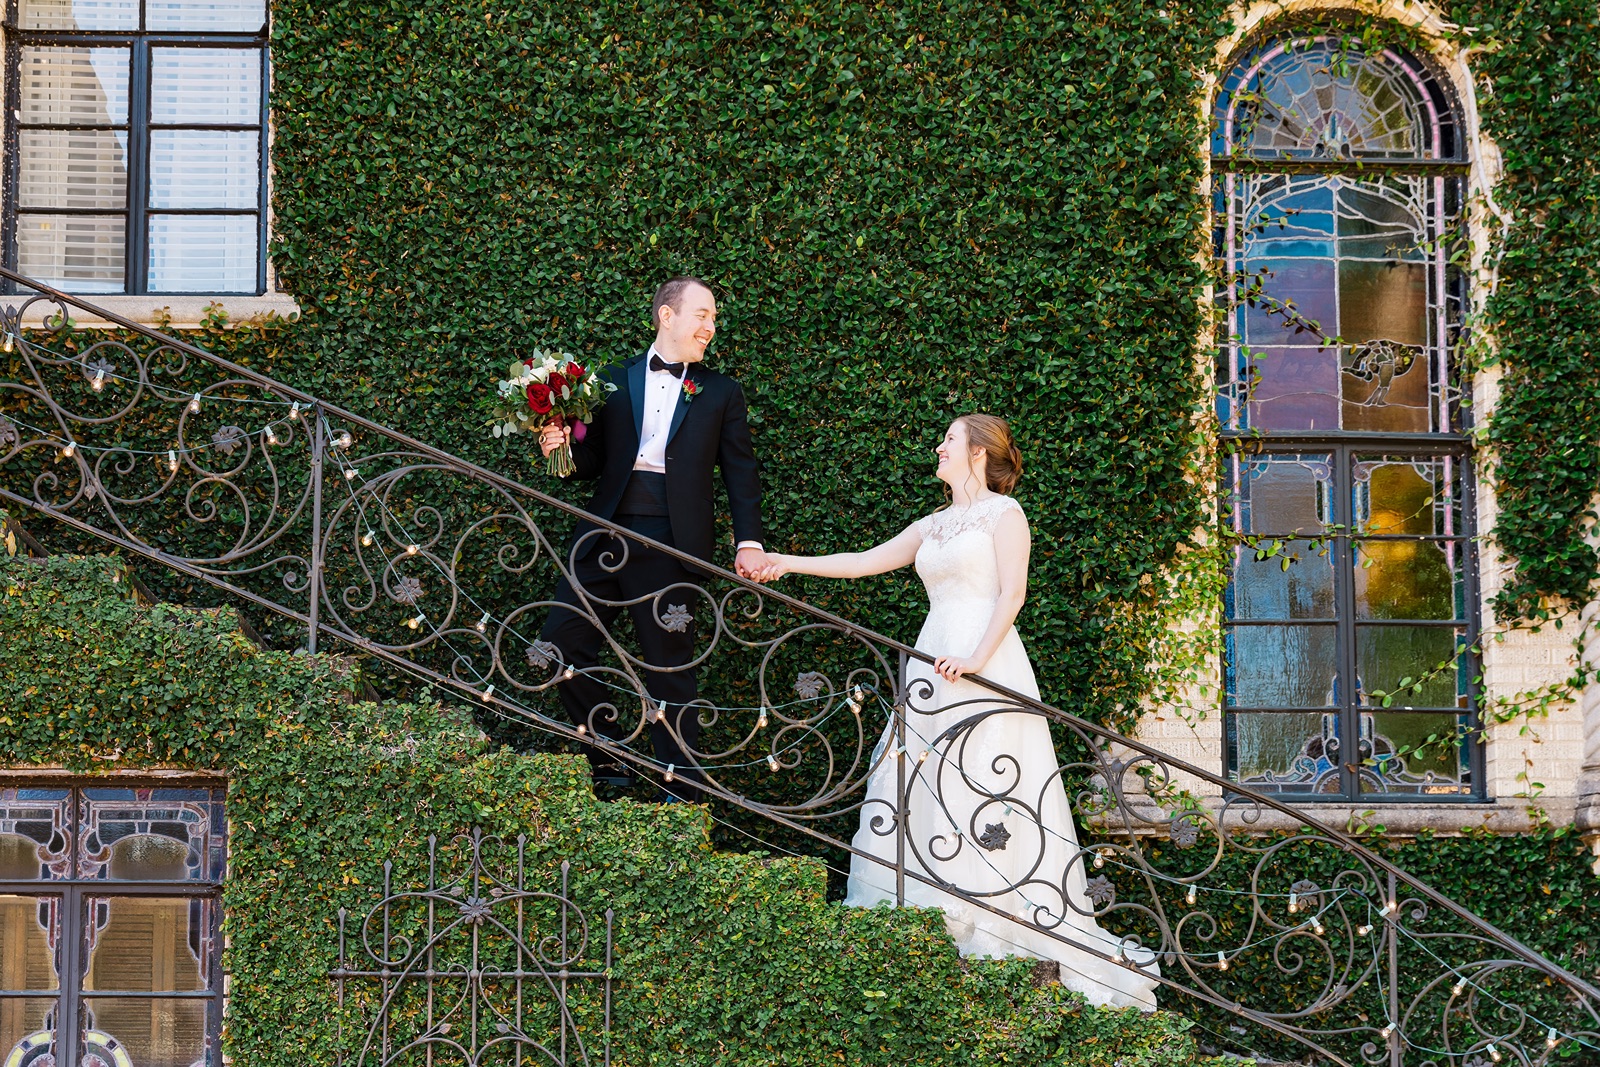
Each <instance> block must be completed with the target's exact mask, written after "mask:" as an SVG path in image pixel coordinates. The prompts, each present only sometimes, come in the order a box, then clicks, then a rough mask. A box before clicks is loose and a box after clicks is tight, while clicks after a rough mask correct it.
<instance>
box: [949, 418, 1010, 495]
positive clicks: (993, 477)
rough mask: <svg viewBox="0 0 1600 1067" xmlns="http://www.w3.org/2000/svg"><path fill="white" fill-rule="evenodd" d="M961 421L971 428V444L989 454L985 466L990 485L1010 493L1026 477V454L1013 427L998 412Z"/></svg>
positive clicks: (969, 440)
mask: <svg viewBox="0 0 1600 1067" xmlns="http://www.w3.org/2000/svg"><path fill="white" fill-rule="evenodd" d="M957 421H959V422H960V423H961V425H963V426H965V427H966V428H967V447H968V448H981V449H983V450H984V451H985V452H987V453H988V455H987V456H986V457H985V462H984V466H983V469H984V474H985V476H986V480H987V481H988V483H989V488H990V489H991V490H993V491H994V492H996V493H1001V494H1003V495H1005V496H1010V495H1011V490H1013V489H1015V488H1016V487H1017V483H1018V482H1020V481H1021V480H1022V453H1021V451H1019V450H1018V449H1017V442H1016V441H1015V440H1014V439H1013V438H1012V436H1011V426H1010V425H1009V424H1008V423H1007V422H1006V420H1005V419H1002V418H998V417H996V416H994V415H963V416H961V418H960V419H959V420H957Z"/></svg>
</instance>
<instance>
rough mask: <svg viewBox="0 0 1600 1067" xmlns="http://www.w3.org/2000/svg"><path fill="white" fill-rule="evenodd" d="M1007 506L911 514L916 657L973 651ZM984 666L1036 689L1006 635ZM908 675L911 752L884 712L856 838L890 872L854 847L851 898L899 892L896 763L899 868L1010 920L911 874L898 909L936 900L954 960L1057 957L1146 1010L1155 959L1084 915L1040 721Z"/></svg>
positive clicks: (1075, 857)
mask: <svg viewBox="0 0 1600 1067" xmlns="http://www.w3.org/2000/svg"><path fill="white" fill-rule="evenodd" d="M1012 510H1015V511H1018V512H1020V511H1021V510H1022V507H1021V505H1019V504H1018V503H1017V502H1016V501H1015V500H1013V499H1011V498H1010V497H1008V496H993V497H989V498H987V499H985V500H980V501H978V502H977V503H976V504H973V505H971V506H970V507H966V508H958V507H951V508H946V509H944V510H941V511H936V512H934V513H933V514H932V515H928V516H926V517H925V518H923V519H920V520H918V522H917V529H918V530H919V531H920V532H921V534H922V546H921V547H920V548H919V549H918V550H917V560H916V566H917V574H918V575H920V576H921V578H922V582H923V585H924V586H926V587H927V590H928V602H929V610H928V618H927V621H926V622H925V623H923V626H922V633H921V634H919V635H918V637H917V648H918V649H919V650H920V651H923V652H927V653H929V654H930V655H934V656H940V655H952V656H966V655H969V654H971V653H972V652H973V651H974V650H975V649H976V648H977V645H978V642H979V641H981V640H982V639H983V634H984V631H985V630H986V629H988V626H989V620H990V618H991V617H992V615H993V613H994V608H995V603H996V601H997V599H998V597H999V593H1000V572H999V563H998V560H997V559H996V547H995V540H994V530H995V526H996V524H997V523H998V522H999V520H1000V518H1001V516H1002V515H1004V514H1005V513H1006V512H1007V511H1012ZM980 673H981V674H982V675H983V676H984V677H985V678H987V679H989V680H990V681H993V682H996V683H997V684H1000V685H1004V686H1006V687H1008V688H1010V689H1013V690H1015V691H1017V692H1019V693H1022V694H1024V695H1026V696H1030V697H1035V698H1037V697H1038V695H1039V687H1038V683H1037V682H1036V681H1035V680H1034V676H1033V666H1032V664H1030V663H1029V662H1028V653H1027V651H1026V650H1025V649H1024V648H1023V647H1022V640H1021V639H1020V638H1019V637H1018V636H1017V631H1016V630H1015V629H1011V630H1009V631H1008V632H1007V633H1006V635H1005V638H1004V639H1003V640H1002V641H1001V642H1000V647H999V648H998V649H997V650H996V651H995V654H994V656H993V657H992V658H991V659H990V660H989V662H988V663H987V664H985V665H984V667H983V668H982V670H981V672H980ZM907 682H908V685H909V690H908V691H909V693H910V706H909V708H908V710H907V713H906V733H905V752H904V753H900V752H899V749H900V742H899V740H898V738H897V737H896V736H895V725H894V721H893V719H892V718H891V720H890V722H889V724H888V726H887V727H886V728H885V731H884V735H883V739H882V740H881V741H879V743H878V748H877V751H876V752H874V754H873V761H872V763H873V768H872V772H871V774H870V777H869V778H868V781H867V793H866V800H865V803H864V805H863V807H862V809H861V828H860V829H859V830H858V831H857V832H856V835H855V839H854V841H853V844H854V846H855V848H856V849H857V850H858V851H860V852H865V853H869V854H871V855H874V856H879V857H882V858H883V859H885V860H887V861H888V862H889V864H891V866H888V867H885V866H882V865H881V864H878V863H875V862H873V861H872V860H869V859H865V858H863V857H862V856H859V855H855V856H852V857H851V861H850V884H849V891H848V893H847V895H846V898H845V903H846V904H852V905H860V906H871V905H875V904H879V903H882V902H884V901H888V902H891V903H892V902H893V901H894V899H895V872H894V868H893V866H892V865H893V864H894V862H895V855H896V850H897V842H896V837H897V834H896V832H895V811H896V809H897V808H898V807H899V805H898V803H897V798H898V797H899V795H900V786H899V772H898V767H899V765H900V764H901V762H902V761H903V765H904V769H905V783H906V793H907V808H908V810H909V818H908V820H907V822H908V824H909V826H910V833H909V835H907V837H906V839H905V856H906V869H907V871H908V872H911V871H915V872H918V873H921V874H924V875H926V876H928V877H929V878H931V879H933V880H934V881H936V882H942V883H944V884H946V885H949V886H953V887H955V888H957V889H959V890H961V891H963V892H965V893H967V894H968V895H971V896H974V897H976V898H977V899H979V900H983V901H984V902H986V903H987V904H989V905H990V906H992V907H994V908H996V909H998V910H999V911H1001V912H1004V913H1006V914H1004V915H996V914H995V913H993V912H990V911H987V910H985V909H984V908H981V907H975V906H973V905H972V904H971V903H969V902H967V901H965V900H962V899H961V898H960V897H957V896H954V895H952V894H950V893H947V892H945V891H944V890H941V889H938V888H935V887H934V886H932V885H929V884H928V883H926V882H923V881H919V880H918V879H916V878H913V877H911V876H910V875H909V874H908V876H907V877H906V879H905V901H906V903H907V904H911V905H917V906H921V907H930V908H942V909H943V910H944V915H945V925H946V926H947V927H948V928H949V930H950V936H951V937H952V938H954V939H955V943H956V948H957V949H958V950H959V951H960V952H961V954H962V955H963V956H1033V957H1037V958H1039V959H1045V960H1055V961H1057V962H1059V963H1060V965H1061V966H1060V971H1061V983H1062V984H1063V985H1064V986H1066V987H1067V988H1069V989H1074V990H1077V991H1078V992H1080V993H1082V994H1084V996H1086V997H1088V999H1089V1001H1090V1003H1093V1004H1097V1005H1101V1006H1105V1007H1138V1008H1142V1009H1144V1010H1147V1011H1148V1010H1153V1009H1154V1008H1155V1006H1156V1001H1155V992H1154V990H1155V985H1156V982H1155V980H1154V979H1153V978H1151V977H1150V976H1151V975H1154V974H1156V973H1158V972H1157V966H1156V963H1155V961H1154V958H1153V954H1152V953H1151V952H1149V951H1148V950H1145V949H1140V948H1138V947H1136V946H1134V945H1132V944H1131V943H1124V942H1123V940H1122V939H1121V938H1119V937H1116V936H1115V935H1113V934H1110V933H1108V932H1107V931H1105V930H1103V929H1102V928H1101V927H1100V925H1099V923H1097V922H1096V921H1095V920H1094V918H1093V917H1092V916H1090V915H1089V914H1088V913H1089V912H1090V911H1092V910H1093V908H1092V906H1091V904H1090V901H1089V897H1088V891H1087V876H1086V874H1085V871H1084V867H1085V866H1086V862H1087V861H1088V860H1089V859H1090V857H1089V856H1086V855H1084V854H1083V852H1082V850H1081V849H1080V848H1079V847H1078V843H1077V833H1076V831H1075V830H1074V828H1073V821H1072V811H1071V808H1070V807H1069V805H1068V803H1067V795H1066V791H1065V788H1064V787H1063V785H1062V783H1061V777H1060V772H1059V768H1058V765H1057V763H1056V757H1055V746H1054V744H1053V743H1052V742H1051V739H1050V729H1049V726H1048V724H1047V723H1046V721H1045V719H1044V718H1043V717H1041V716H1038V715H1034V714H1030V713H1027V712H1021V711H1015V710H1013V711H1003V712H995V711H994V710H993V709H994V708H996V707H997V706H999V705H997V703H996V701H995V699H994V696H993V694H992V693H991V692H990V691H989V690H987V689H985V688H984V687H983V686H981V685H979V684H977V683H975V682H969V681H966V680H962V681H958V682H947V681H945V680H944V679H942V678H940V677H939V676H938V675H936V674H934V673H933V668H932V666H930V665H929V664H926V663H923V662H921V661H918V660H913V661H911V663H910V666H909V668H908V678H907ZM985 711H988V712H989V714H988V715H987V716H985V715H984V713H985ZM974 716H977V717H976V718H974ZM969 720H970V721H969ZM963 722H966V725H965V726H964V727H961V728H959V729H956V730H953V731H951V732H950V733H949V734H946V731H947V730H950V728H951V727H956V726H958V725H959V724H961V723H963ZM1011 916H1015V917H1016V918H1011ZM1047 929H1048V930H1051V931H1052V932H1051V933H1046V932H1045V930H1047ZM1061 938H1065V939H1066V940H1067V941H1072V942H1076V943H1077V944H1079V945H1091V946H1094V947H1096V948H1098V949H1099V950H1100V951H1102V952H1104V953H1105V954H1106V955H1108V956H1113V957H1115V956H1116V955H1117V954H1118V950H1119V949H1121V951H1122V955H1123V956H1124V957H1125V958H1127V959H1128V960H1129V963H1128V964H1126V965H1124V964H1120V963H1117V962H1114V961H1112V960H1105V959H1101V958H1100V957H1098V956H1095V955H1092V954H1090V953H1089V952H1083V951H1079V950H1077V949H1075V948H1073V947H1072V946H1071V945H1069V944H1066V943H1064V941H1063V940H1061Z"/></svg>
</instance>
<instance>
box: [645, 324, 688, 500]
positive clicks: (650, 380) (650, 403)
mask: <svg viewBox="0 0 1600 1067" xmlns="http://www.w3.org/2000/svg"><path fill="white" fill-rule="evenodd" d="M656 354H657V353H656V347H655V345H651V346H650V351H649V352H647V353H646V354H645V357H644V359H645V371H644V425H643V426H642V427H640V430H639V454H638V455H637V456H635V457H634V458H633V469H634V470H636V471H655V472H656V473H657V474H665V473H667V435H668V434H670V433H671V432H672V416H673V413H674V412H676V411H677V410H678V404H679V402H680V400H681V398H682V395H683V379H682V378H676V377H674V376H672V375H671V374H668V373H667V372H666V371H664V370H651V369H650V360H651V359H653V358H655V356H656ZM662 360H663V361H664V362H670V361H669V360H667V359H666V357H665V356H663V357H662ZM685 373H688V372H687V370H686V371H685Z"/></svg>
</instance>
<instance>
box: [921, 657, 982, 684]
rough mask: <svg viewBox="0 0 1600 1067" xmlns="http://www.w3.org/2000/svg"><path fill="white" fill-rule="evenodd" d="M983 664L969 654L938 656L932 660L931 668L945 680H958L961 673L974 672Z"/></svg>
mask: <svg viewBox="0 0 1600 1067" xmlns="http://www.w3.org/2000/svg"><path fill="white" fill-rule="evenodd" d="M982 667H983V664H981V663H979V662H978V661H977V660H975V659H973V658H972V657H971V656H940V657H939V658H938V659H936V660H934V661H933V669H934V671H935V672H936V673H937V674H938V675H939V677H941V678H943V679H944V680H945V681H947V682H954V681H959V680H960V678H961V676H962V675H963V674H976V673H978V671H979V669H981V668H982Z"/></svg>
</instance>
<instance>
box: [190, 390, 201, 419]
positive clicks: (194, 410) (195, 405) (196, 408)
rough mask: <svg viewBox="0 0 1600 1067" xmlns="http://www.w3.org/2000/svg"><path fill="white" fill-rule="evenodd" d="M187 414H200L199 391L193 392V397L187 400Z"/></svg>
mask: <svg viewBox="0 0 1600 1067" xmlns="http://www.w3.org/2000/svg"><path fill="white" fill-rule="evenodd" d="M189 414H191V415H198V414H200V394H199V393H196V394H194V399H192V400H190V401H189Z"/></svg>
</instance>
